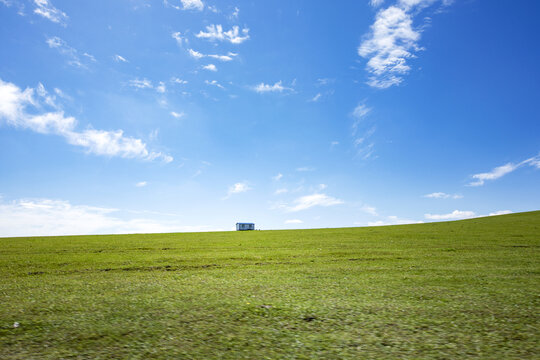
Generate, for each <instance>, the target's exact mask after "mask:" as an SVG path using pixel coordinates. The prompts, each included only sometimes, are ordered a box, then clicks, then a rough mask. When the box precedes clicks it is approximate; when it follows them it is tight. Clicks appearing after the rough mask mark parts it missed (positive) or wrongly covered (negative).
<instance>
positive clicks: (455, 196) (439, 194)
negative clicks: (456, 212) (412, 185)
mask: <svg viewBox="0 0 540 360" xmlns="http://www.w3.org/2000/svg"><path fill="white" fill-rule="evenodd" d="M423 197H425V198H429V199H450V198H452V199H462V198H463V195H459V194H453V195H452V194H446V193H443V192H434V193H431V194H426V195H424V196H423Z"/></svg>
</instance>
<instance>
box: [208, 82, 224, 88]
mask: <svg viewBox="0 0 540 360" xmlns="http://www.w3.org/2000/svg"><path fill="white" fill-rule="evenodd" d="M204 83H205V84H206V85H212V86H216V87H218V88H220V89H225V88H224V87H223V85H221V84H220V83H218V82H217V80H212V81H208V80H204Z"/></svg>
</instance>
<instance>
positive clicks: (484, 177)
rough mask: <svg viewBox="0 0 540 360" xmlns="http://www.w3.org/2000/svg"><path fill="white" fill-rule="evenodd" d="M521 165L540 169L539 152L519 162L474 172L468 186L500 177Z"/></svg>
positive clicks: (478, 184) (479, 184)
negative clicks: (483, 171) (487, 170)
mask: <svg viewBox="0 0 540 360" xmlns="http://www.w3.org/2000/svg"><path fill="white" fill-rule="evenodd" d="M523 166H532V167H535V168H537V169H540V154H538V155H536V156H533V157H531V158H528V159H526V160H523V161H522V162H520V163H517V164H514V163H507V164H504V165H501V166H497V167H496V168H494V169H492V170H491V171H489V172H485V173H479V174H474V175H472V176H471V177H472V178H473V179H474V181H472V182H470V183H469V184H468V185H469V186H482V185H484V184H485V182H486V181H494V180H497V179H500V178H502V177H503V176H505V175H507V174H510V173H511V172H514V171H516V170H517V169H519V168H521V167H523Z"/></svg>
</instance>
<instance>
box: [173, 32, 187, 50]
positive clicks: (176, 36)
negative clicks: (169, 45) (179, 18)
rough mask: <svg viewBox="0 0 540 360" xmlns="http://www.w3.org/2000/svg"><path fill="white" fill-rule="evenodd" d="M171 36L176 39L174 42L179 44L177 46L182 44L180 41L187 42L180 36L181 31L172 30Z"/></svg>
mask: <svg viewBox="0 0 540 360" xmlns="http://www.w3.org/2000/svg"><path fill="white" fill-rule="evenodd" d="M171 36H172V38H173V39H175V40H176V43H177V44H178V45H179V46H182V43H183V42H184V41H185V42H187V39H184V38H183V37H182V33H181V32H179V31H177V32H174V33H172V34H171Z"/></svg>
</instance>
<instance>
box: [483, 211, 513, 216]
mask: <svg viewBox="0 0 540 360" xmlns="http://www.w3.org/2000/svg"><path fill="white" fill-rule="evenodd" d="M511 213H512V210H499V211H495V212H492V213H489V215H488V216H497V215H506V214H511Z"/></svg>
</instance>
